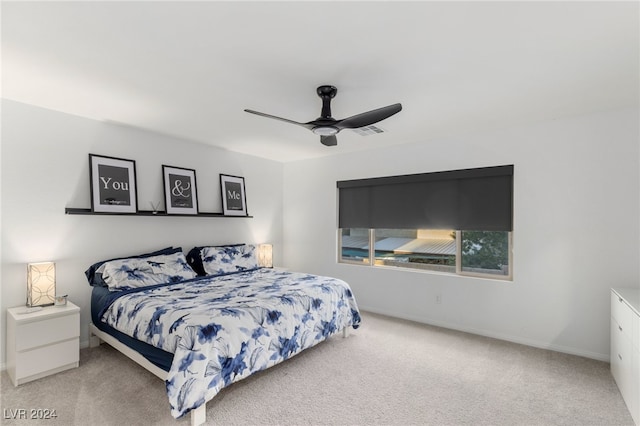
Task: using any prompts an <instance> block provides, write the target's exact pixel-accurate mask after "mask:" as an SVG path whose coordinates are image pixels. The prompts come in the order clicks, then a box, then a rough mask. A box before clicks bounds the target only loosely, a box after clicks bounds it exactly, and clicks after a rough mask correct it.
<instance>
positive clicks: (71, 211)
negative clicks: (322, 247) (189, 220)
mask: <svg viewBox="0 0 640 426" xmlns="http://www.w3.org/2000/svg"><path fill="white" fill-rule="evenodd" d="M64 213H65V214H82V215H95V216H162V217H228V218H252V217H253V216H248V215H247V216H232V215H225V214H222V213H207V212H200V213H198V214H167V212H165V211H164V210H158V211H157V212H154V211H153V210H138V211H137V212H136V213H111V212H94V211H92V210H91V209H78V208H73V207H65V209H64Z"/></svg>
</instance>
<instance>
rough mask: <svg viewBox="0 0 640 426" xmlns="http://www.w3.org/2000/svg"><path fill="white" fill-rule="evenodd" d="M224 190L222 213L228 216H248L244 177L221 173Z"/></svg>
mask: <svg viewBox="0 0 640 426" xmlns="http://www.w3.org/2000/svg"><path fill="white" fill-rule="evenodd" d="M220 190H221V192H222V213H223V214H224V215H226V216H247V215H248V213H247V196H246V194H245V191H244V178H243V177H239V176H229V175H223V174H221V175H220Z"/></svg>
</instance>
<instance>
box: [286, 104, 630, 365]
mask: <svg viewBox="0 0 640 426" xmlns="http://www.w3.org/2000/svg"><path fill="white" fill-rule="evenodd" d="M638 129H639V121H638V111H637V110H624V111H615V112H608V113H600V114H593V115H589V116H581V117H574V118H571V119H562V120H555V121H550V122H544V123H538V124H535V125H529V126H523V127H518V128H510V129H507V130H503V131H499V132H491V133H489V132H485V133H482V134H468V135H464V136H459V137H456V138H449V139H437V140H425V142H422V143H415V144H410V145H402V146H398V147H394V148H389V149H379V150H375V151H370V152H365V153H355V154H346V155H339V156H333V157H325V158H321V159H313V160H307V161H301V162H295V163H289V164H286V165H285V167H284V194H285V199H284V214H285V229H284V230H285V233H284V243H285V244H284V245H285V253H284V258H285V264H286V266H288V267H290V268H291V269H294V270H305V271H309V272H312V273H318V274H324V275H332V276H337V277H340V278H342V279H344V280H346V281H347V282H349V283H350V285H351V286H352V288H353V290H354V293H355V295H356V298H357V300H358V302H359V305H360V307H361V308H363V309H365V310H371V311H376V312H380V313H385V314H389V315H393V316H398V317H403V318H407V319H413V320H417V321H421V322H425V323H431V324H435V325H442V326H446V327H451V328H455V329H460V330H465V331H471V332H475V333H478V334H483V335H488V336H493V337H497V338H502V339H505V340H511V341H515V342H520V343H525V344H530V345H532V346H539V347H546V348H552V349H555V350H559V351H563V352H568V353H575V354H579V355H583V356H587V357H592V358H596V359H602V360H608V358H609V356H608V353H609V288H610V287H612V286H636V287H640V280H639V271H638V259H639V258H640V256H639V253H640V252H639V249H638V243H639V241H640V232H639V222H638V218H639V217H640V212H639V204H640V200H639V193H640V185H639V169H640V161H639V159H640V153H639V140H640V138H639V134H638V132H639V130H638ZM425 130H426V131H428V129H425ZM371 137H372V138H373V137H375V136H371ZM386 137H393V135H392V134H391V133H389V134H387V135H386ZM425 139H426V138H425ZM362 143H363V144H366V143H367V139H366V138H363V139H362ZM503 164H514V165H515V172H514V173H515V175H514V200H515V201H514V280H513V282H501V281H494V280H483V279H477V278H468V277H456V276H451V275H442V274H436V273H428V272H410V271H402V270H393V269H380V268H370V267H365V266H354V265H344V264H337V263H336V256H337V255H336V252H337V249H336V239H337V232H336V208H337V205H336V193H337V192H336V181H338V180H346V179H356V178H368V177H377V176H388V175H398V174H410V173H422V172H431V171H441V170H453V169H464V168H472V167H482V166H494V165H503ZM436 295H442V303H441V304H436V303H435V300H436Z"/></svg>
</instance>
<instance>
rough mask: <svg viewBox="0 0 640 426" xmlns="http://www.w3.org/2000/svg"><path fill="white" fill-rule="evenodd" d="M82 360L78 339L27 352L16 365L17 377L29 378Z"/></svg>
mask: <svg viewBox="0 0 640 426" xmlns="http://www.w3.org/2000/svg"><path fill="white" fill-rule="evenodd" d="M79 360H80V340H79V339H78V338H75V339H71V340H67V341H65V342H60V343H56V344H54V345H50V346H44V347H41V348H37V349H32V350H29V351H25V352H23V353H22V354H21V355H20V360H19V361H18V362H17V363H16V377H20V378H28V377H29V376H34V375H37V374H40V373H43V372H46V371H49V370H53V369H56V368H60V367H63V366H66V365H69V364H76V365H77V363H78V361H79Z"/></svg>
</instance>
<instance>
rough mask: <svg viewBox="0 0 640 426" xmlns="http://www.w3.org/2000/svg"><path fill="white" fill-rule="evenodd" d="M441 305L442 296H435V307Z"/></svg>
mask: <svg viewBox="0 0 640 426" xmlns="http://www.w3.org/2000/svg"><path fill="white" fill-rule="evenodd" d="M440 304H442V295H441V294H436V305H440Z"/></svg>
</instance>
